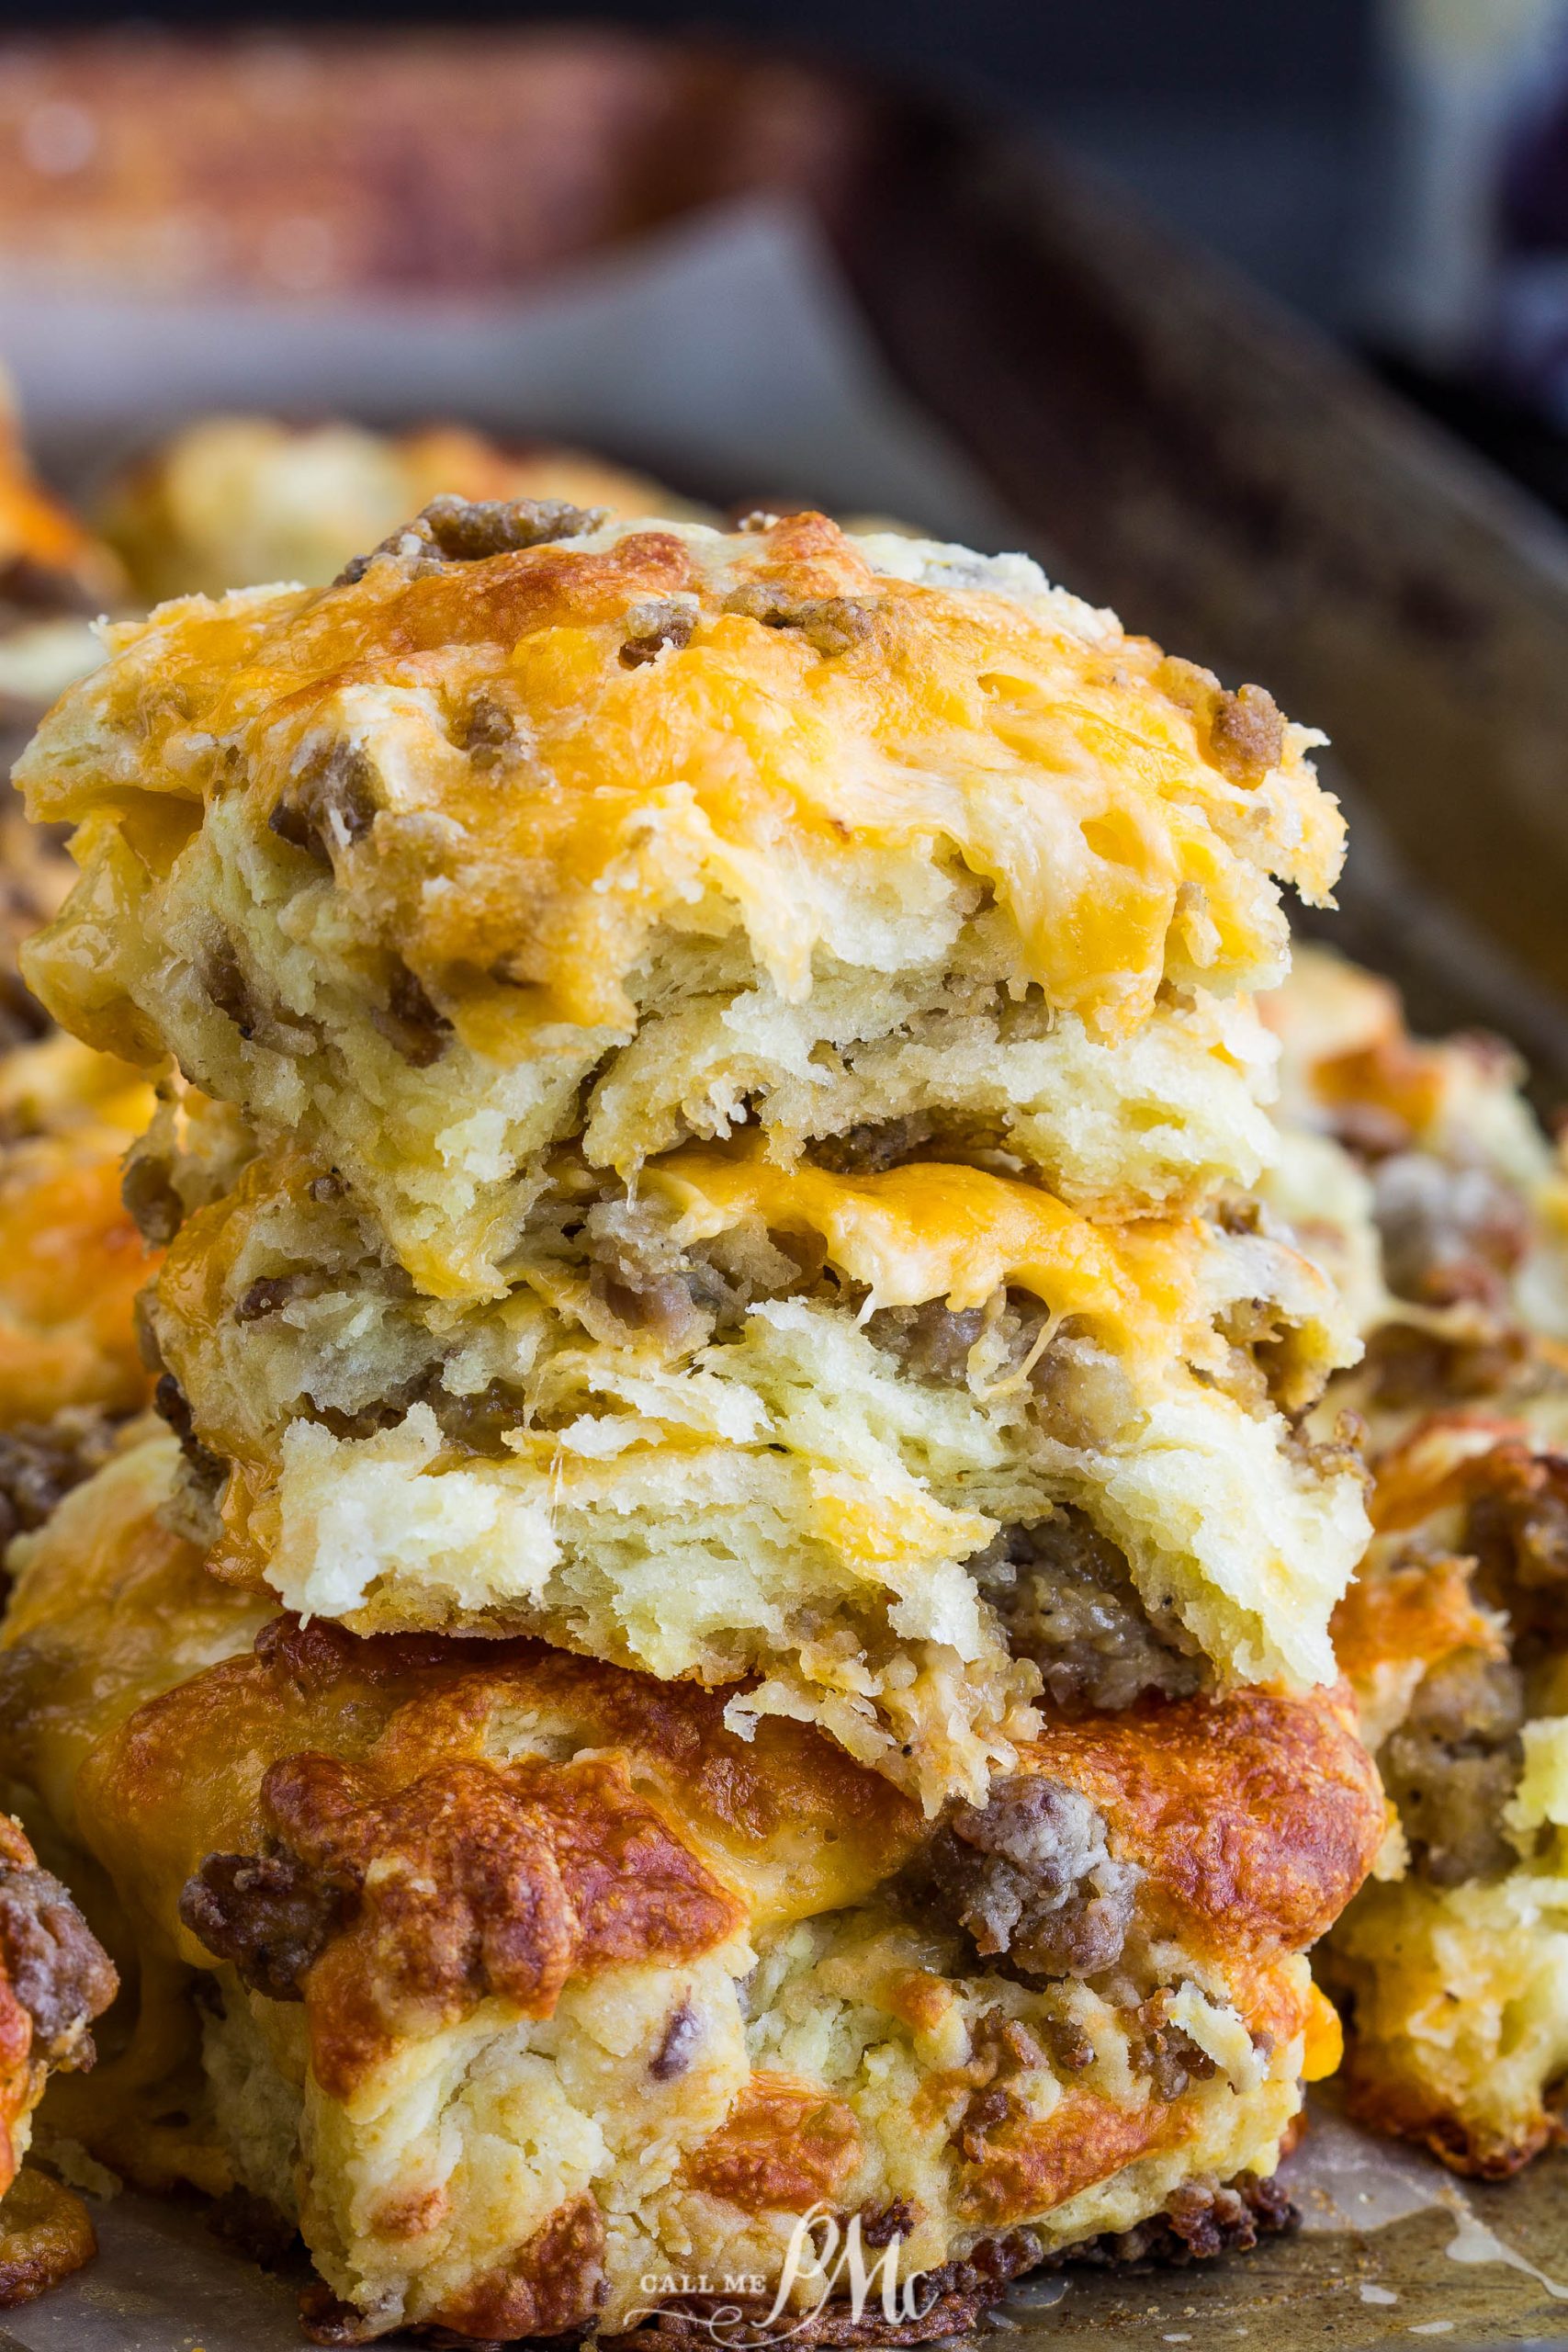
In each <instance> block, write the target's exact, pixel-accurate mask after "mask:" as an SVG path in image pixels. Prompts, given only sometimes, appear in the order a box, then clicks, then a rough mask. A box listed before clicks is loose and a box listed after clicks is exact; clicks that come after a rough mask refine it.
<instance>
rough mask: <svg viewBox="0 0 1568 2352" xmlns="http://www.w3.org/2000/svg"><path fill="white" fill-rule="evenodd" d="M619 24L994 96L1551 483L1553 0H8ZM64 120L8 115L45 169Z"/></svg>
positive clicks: (362, 18)
mask: <svg viewBox="0 0 1568 2352" xmlns="http://www.w3.org/2000/svg"><path fill="white" fill-rule="evenodd" d="M433 21H439V22H440V23H441V24H442V25H445V26H461V25H475V26H479V25H485V26H490V27H492V28H494V27H501V26H505V27H507V28H517V27H521V26H525V25H529V24H534V23H537V22H541V21H546V22H549V23H553V24H556V25H568V26H578V27H586V26H589V25H592V24H610V25H622V26H626V27H631V28H638V29H641V30H644V31H651V32H655V33H671V34H678V35H697V36H705V35H713V34H718V35H720V36H730V37H739V38H742V39H745V40H751V41H756V42H764V43H772V44H788V45H792V46H795V47H799V48H802V49H805V50H807V51H819V52H821V53H823V54H826V55H828V56H830V57H834V58H837V59H840V60H843V61H860V62H865V63H868V64H870V65H871V66H873V67H874V68H877V69H879V70H881V71H882V72H884V73H886V74H893V75H905V76H909V77H913V78H924V79H927V80H928V81H931V82H932V83H934V84H935V85H938V86H940V87H941V88H942V89H943V90H945V91H947V92H948V93H949V94H951V95H954V96H971V97H974V98H978V99H980V100H981V101H987V100H988V101H989V102H990V103H992V104H994V105H997V106H1000V107H1006V108H1008V109H1010V110H1011V111H1013V112H1014V113H1015V114H1016V115H1017V116H1019V117H1020V118H1021V119H1023V120H1025V121H1026V122H1028V123H1030V124H1032V125H1034V126H1037V127H1038V128H1039V129H1040V130H1043V132H1044V133H1046V134H1047V135H1048V136H1049V137H1050V138H1051V139H1052V140H1054V141H1055V142H1056V143H1057V144H1058V145H1059V146H1060V148H1061V149H1062V151H1063V152H1065V153H1066V154H1068V155H1070V156H1072V157H1074V158H1076V159H1077V160H1078V161H1080V162H1082V163H1083V164H1087V165H1088V166H1089V167H1090V168H1091V169H1093V170H1095V171H1097V172H1100V173H1103V174H1104V175H1107V176H1108V178H1110V179H1111V181H1113V182H1114V183H1116V184H1118V185H1119V186H1121V187H1124V188H1125V189H1127V190H1128V191H1130V192H1131V193H1132V194H1133V195H1134V197H1135V198H1137V199H1138V200H1139V201H1140V202H1141V203H1142V204H1143V205H1144V206H1145V208H1147V209H1148V210H1149V212H1150V213H1151V214H1152V215H1154V216H1155V217H1156V218H1158V219H1159V220H1162V221H1164V222H1166V223H1168V225H1169V226H1170V227H1171V228H1173V229H1175V230H1176V231H1177V232H1179V234H1181V235H1182V236H1184V237H1186V238H1189V239H1190V240H1192V241H1193V242H1194V243H1198V244H1200V245H1201V246H1203V247H1206V248H1207V249H1208V250H1209V251H1211V252H1212V253H1213V254H1218V255H1220V256H1222V257H1223V258H1224V260H1225V261H1226V262H1228V263H1230V264H1231V265H1233V266H1235V267H1236V268H1237V269H1238V270H1240V271H1241V272H1244V273H1245V274H1246V275H1247V277H1249V278H1250V279H1251V280H1252V281H1253V282H1254V283H1255V284H1256V285H1258V286H1259V287H1261V288H1265V289H1267V291H1268V292H1269V293H1270V294H1271V295H1273V296H1275V297H1277V298H1278V299H1279V300H1281V301H1282V302H1284V303H1286V304H1288V305H1290V306H1291V307H1292V308H1293V309H1294V310H1296V311H1298V312H1299V313H1301V314H1302V315H1303V316H1304V317H1306V318H1308V319H1310V320H1311V321H1313V322H1314V323H1316V324H1317V325H1319V326H1320V327H1323V328H1325V329H1326V330H1327V331H1329V332H1330V333H1331V334H1335V335H1336V336H1338V337H1340V338H1343V339H1344V340H1346V341H1347V342H1349V343H1351V344H1354V345H1357V346H1359V348H1360V349H1361V350H1362V351H1363V352H1365V353H1366V354H1367V355H1369V356H1371V358H1372V360H1373V361H1374V363H1375V364H1376V365H1377V366H1378V367H1379V368H1380V369H1382V371H1383V372H1384V373H1385V374H1386V375H1387V376H1389V377H1390V378H1391V379H1393V380H1394V381H1395V382H1397V383H1399V384H1400V385H1401V386H1402V388H1404V390H1407V391H1409V392H1411V393H1412V394H1413V395H1414V396H1415V397H1416V398H1417V399H1418V400H1420V401H1422V402H1423V403H1424V404H1426V405H1427V406H1428V407H1429V408H1431V409H1432V410H1434V411H1435V412H1436V413H1438V415H1440V416H1441V417H1442V418H1443V419H1444V420H1445V421H1446V422H1447V423H1448V424H1450V425H1451V426H1452V427H1453V428H1454V429H1456V430H1457V431H1459V432H1460V433H1461V434H1463V435H1466V436H1467V437H1468V438H1470V439H1471V440H1472V441H1473V442H1475V443H1477V444H1478V445H1480V446H1481V447H1483V448H1485V449H1486V450H1487V451H1488V452H1489V454H1491V455H1493V456H1494V457H1495V458H1497V459H1499V460H1500V461H1501V462H1502V463H1503V464H1505V465H1506V466H1508V467H1510V468H1511V469H1514V470H1515V471H1516V472H1517V473H1518V474H1519V475H1520V476H1521V477H1522V478H1523V479H1525V480H1527V481H1529V482H1530V483H1531V484H1532V486H1534V487H1535V488H1537V489H1538V490H1539V491H1540V492H1541V493H1542V494H1543V495H1545V496H1546V497H1548V498H1550V499H1551V500H1552V501H1553V502H1554V503H1558V504H1559V505H1565V504H1568V453H1565V452H1564V449H1563V447H1562V443H1561V440H1560V437H1559V435H1560V429H1561V428H1562V426H1563V425H1564V424H1568V37H1565V30H1564V28H1565V26H1568V5H1564V0H1314V4H1309V0H1275V5H1273V6H1268V7H1264V8H1259V7H1258V6H1257V5H1256V0H1181V5H1171V0H1096V5H1095V6H1092V7H1089V8H1085V7H1083V6H1056V5H1054V4H1053V0H965V5H963V6H958V5H955V0H706V5H704V6H681V5H679V4H678V0H619V5H616V4H615V0H605V5H601V6H589V7H584V6H573V5H571V0H558V5H556V6H550V7H543V8H541V7H532V6H527V5H526V0H488V5H487V0H461V5H459V6H457V7H452V8H443V9H442V10H441V11H440V14H439V18H438V19H433V17H432V11H431V8H430V6H429V0H333V5H332V6H330V7H328V8H325V9H323V8H322V7H321V6H318V5H312V0H266V5H265V6H262V5H260V0H241V5H238V6H236V5H235V4H234V0H164V5H162V6H156V7H154V8H151V9H141V8H136V9H126V8H124V7H120V8H116V7H113V6H105V5H104V0H30V4H29V0H20V5H17V0H6V5H5V6H0V29H3V30H4V31H6V32H8V33H10V34H11V35H12V36H13V37H14V38H16V39H17V40H20V41H21V42H22V43H23V44H25V43H26V41H27V39H28V36H29V35H41V36H58V35H61V34H62V33H69V32H71V31H73V30H77V31H87V30H94V29H97V30H103V29H114V30H118V29H120V28H127V27H133V28H155V27H158V26H167V27H171V28H184V29H186V30H189V31H192V32H197V33H209V34H210V33H214V32H223V31H233V32H236V33H250V34H259V35H261V36H262V37H264V38H265V37H266V36H267V35H268V34H269V33H273V32H277V31H284V30H286V29H287V28H290V27H299V28H306V27H309V28H312V29H313V30H315V31H317V32H321V31H323V30H330V29H331V28H333V27H334V26H342V27H345V28H346V27H356V28H361V29H368V28H374V27H375V26H377V25H385V26H389V27H390V26H394V25H398V26H402V27H405V28H409V27H426V28H427V27H429V26H430V24H431V23H432V22H433ZM84 135H85V134H84V133H83V131H82V128H81V126H80V125H76V126H73V125H72V124H71V123H70V121H69V120H67V121H65V122H63V123H62V122H60V121H58V120H56V121H55V122H53V124H52V126H51V124H49V123H45V124H44V125H43V126H42V127H41V129H40V128H39V127H38V126H35V127H34V131H33V146H34V149H35V155H34V161H35V163H36V164H37V166H38V168H39V170H40V172H41V173H42V174H43V175H45V176H48V175H56V176H57V177H59V178H61V179H65V178H68V177H69V176H70V175H71V174H72V173H73V171H74V170H76V169H78V168H80V166H81V164H82V162H83V160H84V159H83V158H82V156H80V155H79V153H78V152H77V151H78V149H79V148H80V146H81V143H82V139H83V137H84Z"/></svg>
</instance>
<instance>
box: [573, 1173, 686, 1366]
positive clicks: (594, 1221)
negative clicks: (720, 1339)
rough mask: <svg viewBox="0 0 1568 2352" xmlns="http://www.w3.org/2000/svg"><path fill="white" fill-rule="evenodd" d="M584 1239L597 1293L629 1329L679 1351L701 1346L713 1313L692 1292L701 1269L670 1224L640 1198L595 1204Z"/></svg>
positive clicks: (586, 1224) (592, 1282)
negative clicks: (641, 1201)
mask: <svg viewBox="0 0 1568 2352" xmlns="http://www.w3.org/2000/svg"><path fill="white" fill-rule="evenodd" d="M583 1230H584V1237H585V1239H586V1243H587V1249H588V1255H589V1258H590V1261H591V1262H592V1274H591V1276H590V1288H591V1290H592V1295H593V1297H594V1298H595V1299H596V1300H597V1301H598V1302H599V1303H600V1304H601V1305H602V1306H605V1307H607V1308H608V1309H609V1312H610V1313H611V1314H612V1315H613V1316H614V1317H615V1321H616V1322H617V1323H618V1324H619V1325H620V1326H621V1327H622V1329H624V1330H626V1331H647V1332H649V1334H650V1335H651V1336H652V1337H653V1338H654V1339H656V1340H658V1341H659V1342H660V1345H661V1346H662V1347H664V1348H666V1349H669V1350H671V1351H675V1352H684V1351H689V1350H691V1349H693V1348H696V1347H700V1346H701V1345H702V1344H703V1342H704V1340H706V1338H707V1336H708V1334H709V1331H710V1330H711V1329H712V1317H711V1316H710V1315H709V1314H706V1313H705V1311H704V1308H703V1306H701V1305H700V1304H699V1302H698V1300H697V1299H696V1298H695V1296H694V1287H695V1285H696V1283H697V1282H698V1280H699V1279H700V1270H699V1269H698V1268H697V1267H695V1266H694V1265H693V1264H691V1263H689V1262H688V1261H687V1259H686V1257H685V1254H684V1252H683V1251H682V1249H681V1246H680V1244H679V1243H678V1242H677V1241H676V1240H675V1239H674V1238H673V1237H672V1236H671V1231H670V1228H669V1227H668V1226H666V1225H663V1224H661V1223H660V1220H659V1219H658V1218H657V1217H656V1216H652V1215H650V1213H649V1211H648V1210H647V1209H646V1208H645V1207H644V1206H643V1205H642V1204H640V1203H638V1202H634V1201H626V1200H610V1201H600V1202H596V1203H595V1204H594V1206H593V1207H592V1208H591V1209H590V1210H589V1212H588V1216H587V1219H586V1221H585V1224H584V1228H583Z"/></svg>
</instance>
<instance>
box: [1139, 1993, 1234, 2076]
mask: <svg viewBox="0 0 1568 2352" xmlns="http://www.w3.org/2000/svg"><path fill="white" fill-rule="evenodd" d="M1170 2009H1171V1996H1170V1994H1169V1993H1168V1992H1160V1993H1154V1994H1151V1995H1150V1996H1149V1998H1148V1999H1147V2000H1146V2001H1142V2002H1140V2003H1139V2005H1138V2008H1137V2011H1136V2016H1137V2023H1138V2031H1137V2033H1136V2034H1135V2035H1134V2040H1133V2046H1132V2049H1131V2051H1130V2052H1129V2056H1130V2060H1131V2063H1132V2064H1133V2066H1134V2069H1135V2070H1136V2072H1137V2073H1139V2074H1141V2075H1147V2076H1148V2078H1149V2082H1150V2084H1151V2085H1152V2086H1153V2088H1154V2091H1155V2094H1156V2098H1164V2099H1173V2098H1180V2097H1181V2095H1182V2093H1183V2092H1184V2091H1185V2090H1186V2089H1187V2087H1188V2086H1189V2084H1190V2083H1193V2082H1207V2081H1208V2080H1209V2077H1210V2076H1211V2075H1213V2073H1214V2072H1215V2066H1214V2062H1213V2059H1212V2058H1211V2057H1210V2055H1209V2053H1208V2052H1207V2051H1206V2050H1202V2049H1200V2047H1199V2045H1198V2043H1197V2042H1195V2041H1193V2039H1192V2037H1191V2035H1190V2033H1188V2032H1187V2031H1186V2030H1184V2029H1183V2028H1182V2027H1181V2026H1179V2025H1173V2024H1172V2023H1171V2020H1170Z"/></svg>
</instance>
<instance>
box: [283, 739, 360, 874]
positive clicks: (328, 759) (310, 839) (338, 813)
mask: <svg viewBox="0 0 1568 2352" xmlns="http://www.w3.org/2000/svg"><path fill="white" fill-rule="evenodd" d="M377 783H378V777H377V774H376V766H375V763H374V762H373V761H372V759H371V757H370V754H369V753H368V752H366V751H362V750H361V748H360V746H359V745H358V744H357V743H333V745H332V746H331V748H330V749H329V750H327V751H324V752H317V753H316V754H315V756H314V758H313V759H311V760H310V761H309V762H308V763H307V764H306V765H305V767H303V768H302V769H301V770H300V772H299V775H297V776H296V777H295V779H294V781H293V783H292V784H291V785H290V786H289V787H288V791H287V792H286V793H285V794H284V795H283V797H282V798H281V799H280V800H279V801H278V803H277V806H276V809H274V810H273V812H272V814H271V816H270V817H269V818H268V819H267V824H268V826H269V827H270V829H271V830H272V831H273V832H275V833H276V835H277V836H278V839H279V840H280V841H286V842H289V843H290V844H291V845H292V846H293V847H294V848H295V849H302V850H306V851H308V852H309V853H310V855H311V856H312V857H315V858H319V859H320V860H321V863H322V864H323V865H330V864H331V862H332V854H333V850H334V849H337V850H343V849H347V848H349V847H350V846H351V844H352V843H354V842H358V841H363V840H364V838H365V836H366V834H367V832H368V831H370V828H371V826H372V825H373V824H374V823H375V821H376V816H377V811H378V809H379V806H380V803H379V801H378V798H377V796H376V786H377Z"/></svg>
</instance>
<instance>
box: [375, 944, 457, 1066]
mask: <svg viewBox="0 0 1568 2352" xmlns="http://www.w3.org/2000/svg"><path fill="white" fill-rule="evenodd" d="M370 1020H371V1023H372V1025H373V1026H374V1027H375V1028H377V1029H378V1030H379V1032H380V1034H381V1035H382V1036H383V1037H385V1039H386V1040H387V1043H388V1044H389V1046H395V1047H396V1048H397V1050H398V1052H399V1053H400V1054H401V1056H402V1057H403V1059H404V1061H406V1062H408V1063H410V1064H411V1065H412V1068H413V1069H429V1068H430V1066H431V1064H432V1062H438V1061H439V1060H440V1059H441V1057H442V1055H443V1054H444V1053H445V1052H446V1047H447V1045H448V1044H449V1042H450V1040H451V1036H452V1023H450V1022H449V1021H448V1020H447V1018H446V1014H445V1013H444V1012H437V1011H436V1009H435V1007H434V1005H433V1004H432V1002H431V1001H430V999H429V997H428V996H426V994H425V992H424V989H423V986H422V984H421V982H420V981H419V979H418V978H416V976H415V975H414V974H413V973H412V972H411V971H410V969H409V967H408V966H407V965H406V964H404V963H402V962H401V961H400V962H399V963H398V964H397V965H396V967H394V969H393V973H392V978H391V985H390V987H389V989H388V990H387V1001H386V1003H385V1004H384V1005H376V1006H374V1007H373V1008H372V1010H371V1013H370Z"/></svg>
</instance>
